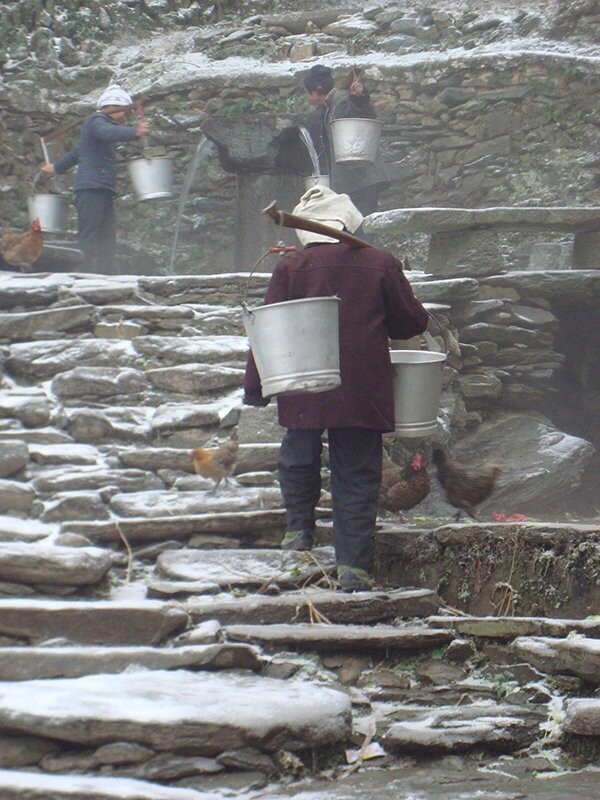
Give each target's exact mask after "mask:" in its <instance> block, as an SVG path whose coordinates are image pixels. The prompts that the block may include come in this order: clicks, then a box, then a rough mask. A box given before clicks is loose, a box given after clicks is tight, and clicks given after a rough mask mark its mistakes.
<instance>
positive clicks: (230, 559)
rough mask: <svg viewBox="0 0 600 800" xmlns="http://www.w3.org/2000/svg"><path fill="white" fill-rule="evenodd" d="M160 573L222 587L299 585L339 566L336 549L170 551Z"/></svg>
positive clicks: (160, 564) (163, 557)
mask: <svg viewBox="0 0 600 800" xmlns="http://www.w3.org/2000/svg"><path fill="white" fill-rule="evenodd" d="M156 566H157V572H158V573H159V575H164V576H165V577H167V578H171V579H179V580H184V581H190V580H203V581H209V582H212V583H217V584H219V586H263V585H267V584H269V583H276V584H277V585H278V586H288V587H289V586H292V587H297V586H299V585H302V584H304V583H306V582H307V581H311V580H314V579H315V578H317V577H319V576H321V575H323V573H324V572H331V571H333V569H334V568H335V557H334V554H333V548H331V547H319V548H316V549H314V550H312V551H311V552H310V553H296V552H293V551H292V552H290V551H285V550H269V549H266V548H265V549H256V550H241V549H240V550H212V551H211V550H169V551H167V552H165V553H161V555H160V556H159V557H158V559H157V562H156Z"/></svg>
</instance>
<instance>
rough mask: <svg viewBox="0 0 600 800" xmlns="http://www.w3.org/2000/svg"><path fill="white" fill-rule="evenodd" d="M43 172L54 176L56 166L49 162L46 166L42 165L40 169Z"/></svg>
mask: <svg viewBox="0 0 600 800" xmlns="http://www.w3.org/2000/svg"><path fill="white" fill-rule="evenodd" d="M40 170H41V171H42V172H45V173H46V174H47V175H54V164H49V163H48V162H47V161H46V163H45V164H42V166H41V167H40Z"/></svg>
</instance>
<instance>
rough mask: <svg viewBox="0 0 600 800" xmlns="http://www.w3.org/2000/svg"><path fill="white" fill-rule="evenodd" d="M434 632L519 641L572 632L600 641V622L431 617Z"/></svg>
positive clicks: (558, 635) (588, 620)
mask: <svg viewBox="0 0 600 800" xmlns="http://www.w3.org/2000/svg"><path fill="white" fill-rule="evenodd" d="M427 624H428V625H431V626H432V627H434V628H450V629H451V630H453V631H455V633H458V634H460V635H461V636H480V637H481V638H486V639H516V638H517V637H518V636H557V637H564V636H567V635H568V634H569V633H571V631H576V632H577V633H581V634H584V635H586V636H590V637H593V638H597V639H600V620H594V619H547V618H545V617H474V616H464V617H435V616H434V617H429V618H428V619H427Z"/></svg>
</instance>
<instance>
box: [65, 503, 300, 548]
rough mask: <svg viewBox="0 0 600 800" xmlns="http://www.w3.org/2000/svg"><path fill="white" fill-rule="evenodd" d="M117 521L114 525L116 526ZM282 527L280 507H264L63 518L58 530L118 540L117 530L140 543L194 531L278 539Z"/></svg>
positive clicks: (248, 538) (247, 538)
mask: <svg viewBox="0 0 600 800" xmlns="http://www.w3.org/2000/svg"><path fill="white" fill-rule="evenodd" d="M117 523H118V527H117ZM284 527H285V511H284V510H283V509H267V510H264V511H239V512H223V513H219V514H214V513H207V514H190V515H181V516H174V517H169V516H161V515H160V511H159V512H158V514H157V516H155V517H129V518H122V519H119V520H115V519H111V520H106V521H104V522H102V521H100V522H95V521H92V522H87V521H81V522H80V521H66V522H64V523H63V525H62V530H63V531H64V532H69V533H78V534H81V535H82V536H85V537H87V538H89V539H91V540H92V541H95V542H97V543H102V542H107V543H108V542H122V537H121V534H120V533H119V529H120V531H121V533H122V534H123V535H124V536H125V537H126V538H127V539H128V540H129V542H130V543H132V544H133V543H135V544H144V543H149V542H161V541H165V540H166V539H187V538H189V537H190V536H193V535H196V534H206V533H209V534H215V533H218V534H220V535H224V536H229V535H230V536H232V537H239V538H240V539H241V540H243V541H247V542H252V541H254V540H256V539H258V538H259V537H263V536H264V535H265V533H267V534H268V533H269V532H270V531H273V532H274V534H273V544H275V543H276V541H279V540H280V539H281V531H282V530H283V529H284Z"/></svg>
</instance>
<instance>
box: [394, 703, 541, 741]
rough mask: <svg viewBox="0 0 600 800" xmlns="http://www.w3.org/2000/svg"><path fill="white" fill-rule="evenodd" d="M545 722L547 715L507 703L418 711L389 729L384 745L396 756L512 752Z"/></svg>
mask: <svg viewBox="0 0 600 800" xmlns="http://www.w3.org/2000/svg"><path fill="white" fill-rule="evenodd" d="M402 711H404V709H402V710H399V714H402ZM397 713H398V712H397ZM545 719H546V714H545V713H544V711H543V710H541V709H539V708H538V709H536V708H533V707H526V706H515V705H508V704H504V705H499V704H495V703H473V704H472V705H462V706H458V707H457V706H448V707H446V708H436V709H417V710H416V713H413V715H412V718H410V717H409V719H403V720H401V721H399V722H395V723H394V724H392V725H391V726H390V728H389V729H388V731H387V732H386V733H385V735H384V737H383V744H384V746H385V747H386V749H388V750H389V751H391V752H399V753H415V752H419V753H427V752H428V753H440V752H441V753H459V752H466V751H468V750H474V749H477V750H486V749H489V750H492V751H498V750H502V751H503V752H512V751H514V750H519V749H520V748H522V747H525V746H527V745H528V744H531V743H532V742H533V741H534V740H535V739H536V738H537V735H538V727H539V724H540V722H542V721H544V720H545Z"/></svg>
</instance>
